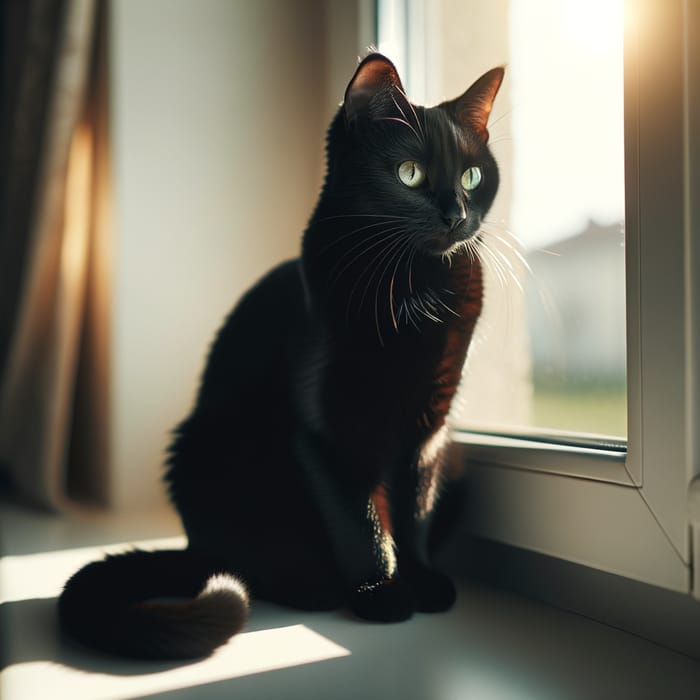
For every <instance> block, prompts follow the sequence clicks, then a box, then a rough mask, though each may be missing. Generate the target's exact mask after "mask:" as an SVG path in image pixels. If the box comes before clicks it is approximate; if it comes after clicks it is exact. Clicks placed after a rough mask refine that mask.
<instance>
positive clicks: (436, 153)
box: [327, 53, 504, 255]
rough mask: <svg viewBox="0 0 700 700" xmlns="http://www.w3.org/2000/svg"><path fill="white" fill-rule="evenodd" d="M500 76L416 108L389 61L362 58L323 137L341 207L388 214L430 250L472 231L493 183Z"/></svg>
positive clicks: (448, 246)
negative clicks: (491, 127) (492, 120)
mask: <svg viewBox="0 0 700 700" xmlns="http://www.w3.org/2000/svg"><path fill="white" fill-rule="evenodd" d="M503 74H504V71H503V68H494V69H493V70H491V71H489V72H488V73H486V74H485V75H483V76H482V77H481V78H479V79H478V80H477V81H476V82H475V83H474V84H473V85H472V86H471V87H470V88H469V89H468V90H467V91H466V92H465V93H464V94H463V95H461V96H460V97H457V98H456V99H454V100H450V101H446V102H443V103H442V104H439V105H437V106H436V107H432V108H424V107H419V106H415V105H412V104H411V103H410V102H409V101H408V99H407V97H406V94H405V92H404V89H403V86H402V84H401V80H400V78H399V75H398V73H397V71H396V68H395V67H394V65H393V64H392V63H391V61H390V60H389V59H387V58H386V57H384V56H382V55H381V54H377V53H374V54H370V55H369V56H367V57H366V58H365V59H364V60H363V61H362V62H361V63H360V65H359V66H358V68H357V70H356V71H355V74H354V75H353V77H352V79H351V80H350V83H349V84H348V87H347V90H346V92H345V99H344V102H343V105H342V107H341V110H340V113H339V115H338V116H337V117H336V121H335V123H334V125H333V127H332V129H331V132H330V134H329V143H328V156H329V172H328V179H327V189H328V190H329V192H328V193H329V194H330V195H331V196H332V197H334V198H335V199H336V201H338V206H339V207H340V209H343V208H345V209H347V211H348V213H353V214H355V215H356V216H365V217H367V220H370V219H369V217H372V216H375V217H380V216H384V217H386V219H385V220H386V221H393V222H394V226H395V227H401V226H403V227H404V228H405V229H406V236H410V237H411V239H412V245H413V246H415V247H416V248H417V249H419V250H421V251H423V252H426V253H428V254H434V255H445V254H446V253H450V252H453V251H454V250H456V249H458V248H459V247H460V246H461V245H462V244H463V243H464V242H465V241H468V240H470V239H471V238H473V237H474V236H475V235H476V234H477V232H478V230H479V227H480V225H481V222H482V220H483V217H484V215H485V214H486V213H487V211H488V210H489V208H490V207H491V205H492V203H493V200H494V197H495V195H496V191H497V189H498V180H499V177H498V168H497V166H496V162H495V160H494V158H493V156H492V155H491V152H490V151H489V148H488V145H487V144H488V138H489V132H488V129H487V121H488V118H489V114H490V112H491V107H492V105H493V101H494V99H495V97H496V93H497V92H498V89H499V87H500V85H501V81H502V80H503ZM341 202H342V204H341ZM390 217H394V218H393V219H391V218H390ZM377 220H378V219H377Z"/></svg>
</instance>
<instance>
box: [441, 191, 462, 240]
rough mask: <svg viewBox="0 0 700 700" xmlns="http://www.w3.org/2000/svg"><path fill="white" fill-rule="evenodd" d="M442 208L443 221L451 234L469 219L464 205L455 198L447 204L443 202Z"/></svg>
mask: <svg viewBox="0 0 700 700" xmlns="http://www.w3.org/2000/svg"><path fill="white" fill-rule="evenodd" d="M440 208H441V209H442V212H441V213H442V220H443V221H444V222H445V224H447V228H448V229H449V230H450V232H452V231H454V230H455V229H456V228H458V227H459V226H460V224H462V223H464V221H465V220H466V218H467V212H466V211H464V205H463V204H462V203H461V202H459V201H455V199H453V198H450V199H449V200H448V201H447V202H442V206H441V207H440Z"/></svg>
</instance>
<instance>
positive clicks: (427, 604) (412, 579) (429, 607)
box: [402, 565, 457, 613]
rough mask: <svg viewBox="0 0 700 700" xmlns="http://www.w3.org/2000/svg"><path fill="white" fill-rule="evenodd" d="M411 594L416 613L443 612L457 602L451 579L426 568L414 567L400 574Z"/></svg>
mask: <svg viewBox="0 0 700 700" xmlns="http://www.w3.org/2000/svg"><path fill="white" fill-rule="evenodd" d="M402 576H404V578H405V579H406V580H407V582H408V584H409V586H410V587H411V590H412V592H413V601H414V606H415V609H416V611H417V612H426V613H434V612H444V611H445V610H449V609H450V608H451V607H452V606H453V605H454V603H455V600H457V590H456V588H455V585H454V583H452V579H450V577H449V576H445V574H441V573H440V572H439V571H435V569H431V568H429V567H427V566H422V565H418V566H414V567H412V568H411V570H410V571H409V572H407V573H403V572H402Z"/></svg>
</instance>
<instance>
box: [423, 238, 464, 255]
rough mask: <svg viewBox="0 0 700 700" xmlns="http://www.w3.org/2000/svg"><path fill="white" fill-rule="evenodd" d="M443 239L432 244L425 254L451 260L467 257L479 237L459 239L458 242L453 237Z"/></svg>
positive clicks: (426, 248)
mask: <svg viewBox="0 0 700 700" xmlns="http://www.w3.org/2000/svg"><path fill="white" fill-rule="evenodd" d="M450 238H451V239H452V240H450ZM450 238H447V237H446V238H443V239H442V240H440V241H433V242H431V244H429V245H426V246H425V247H424V250H425V252H426V253H427V254H428V255H430V256H431V257H435V258H442V259H443V260H449V259H450V258H452V256H453V255H466V254H468V252H469V249H470V248H471V247H472V246H473V245H474V244H475V243H476V242H477V236H476V235H472V236H467V237H466V238H465V237H464V236H460V237H458V238H457V239H456V240H455V239H454V238H452V237H450Z"/></svg>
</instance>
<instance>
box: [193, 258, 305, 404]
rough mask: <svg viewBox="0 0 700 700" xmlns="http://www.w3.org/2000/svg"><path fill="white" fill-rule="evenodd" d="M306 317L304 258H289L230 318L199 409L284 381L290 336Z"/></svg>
mask: <svg viewBox="0 0 700 700" xmlns="http://www.w3.org/2000/svg"><path fill="white" fill-rule="evenodd" d="M304 318H305V304H304V291H303V284H302V278H301V271H300V266H299V260H298V259H293V260H288V261H286V262H283V263H281V264H280V265H278V266H277V267H275V268H273V269H272V270H271V271H270V272H268V273H267V274H266V275H265V276H264V277H262V278H261V279H260V280H259V281H258V282H257V283H256V284H255V285H254V286H253V287H251V289H250V290H248V292H246V293H245V294H244V295H243V297H242V298H241V299H240V301H239V302H238V303H237V304H236V305H235V306H234V308H233V310H232V312H231V313H230V314H229V316H228V317H227V318H226V320H225V321H224V324H223V325H222V327H221V329H220V330H219V332H218V334H217V336H216V338H215V340H214V343H213V345H212V347H211V351H210V353H209V357H208V360H207V363H206V367H205V371H204V375H203V378H202V385H201V389H200V395H199V399H198V404H197V409H198V410H207V409H208V408H210V407H215V406H216V405H221V404H222V403H225V402H228V401H229V400H231V399H232V398H233V397H236V396H238V397H241V395H246V394H247V395H250V393H251V392H252V393H256V385H257V384H259V383H261V382H265V383H266V384H269V383H271V382H273V381H277V382H278V380H279V378H280V377H281V376H282V375H283V374H284V372H285V371H286V367H287V364H288V356H289V340H290V337H292V336H293V335H295V334H296V333H297V332H298V329H299V328H300V327H301V326H303V325H304V322H305V321H304ZM278 383H279V382H278ZM282 383H284V382H282Z"/></svg>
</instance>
